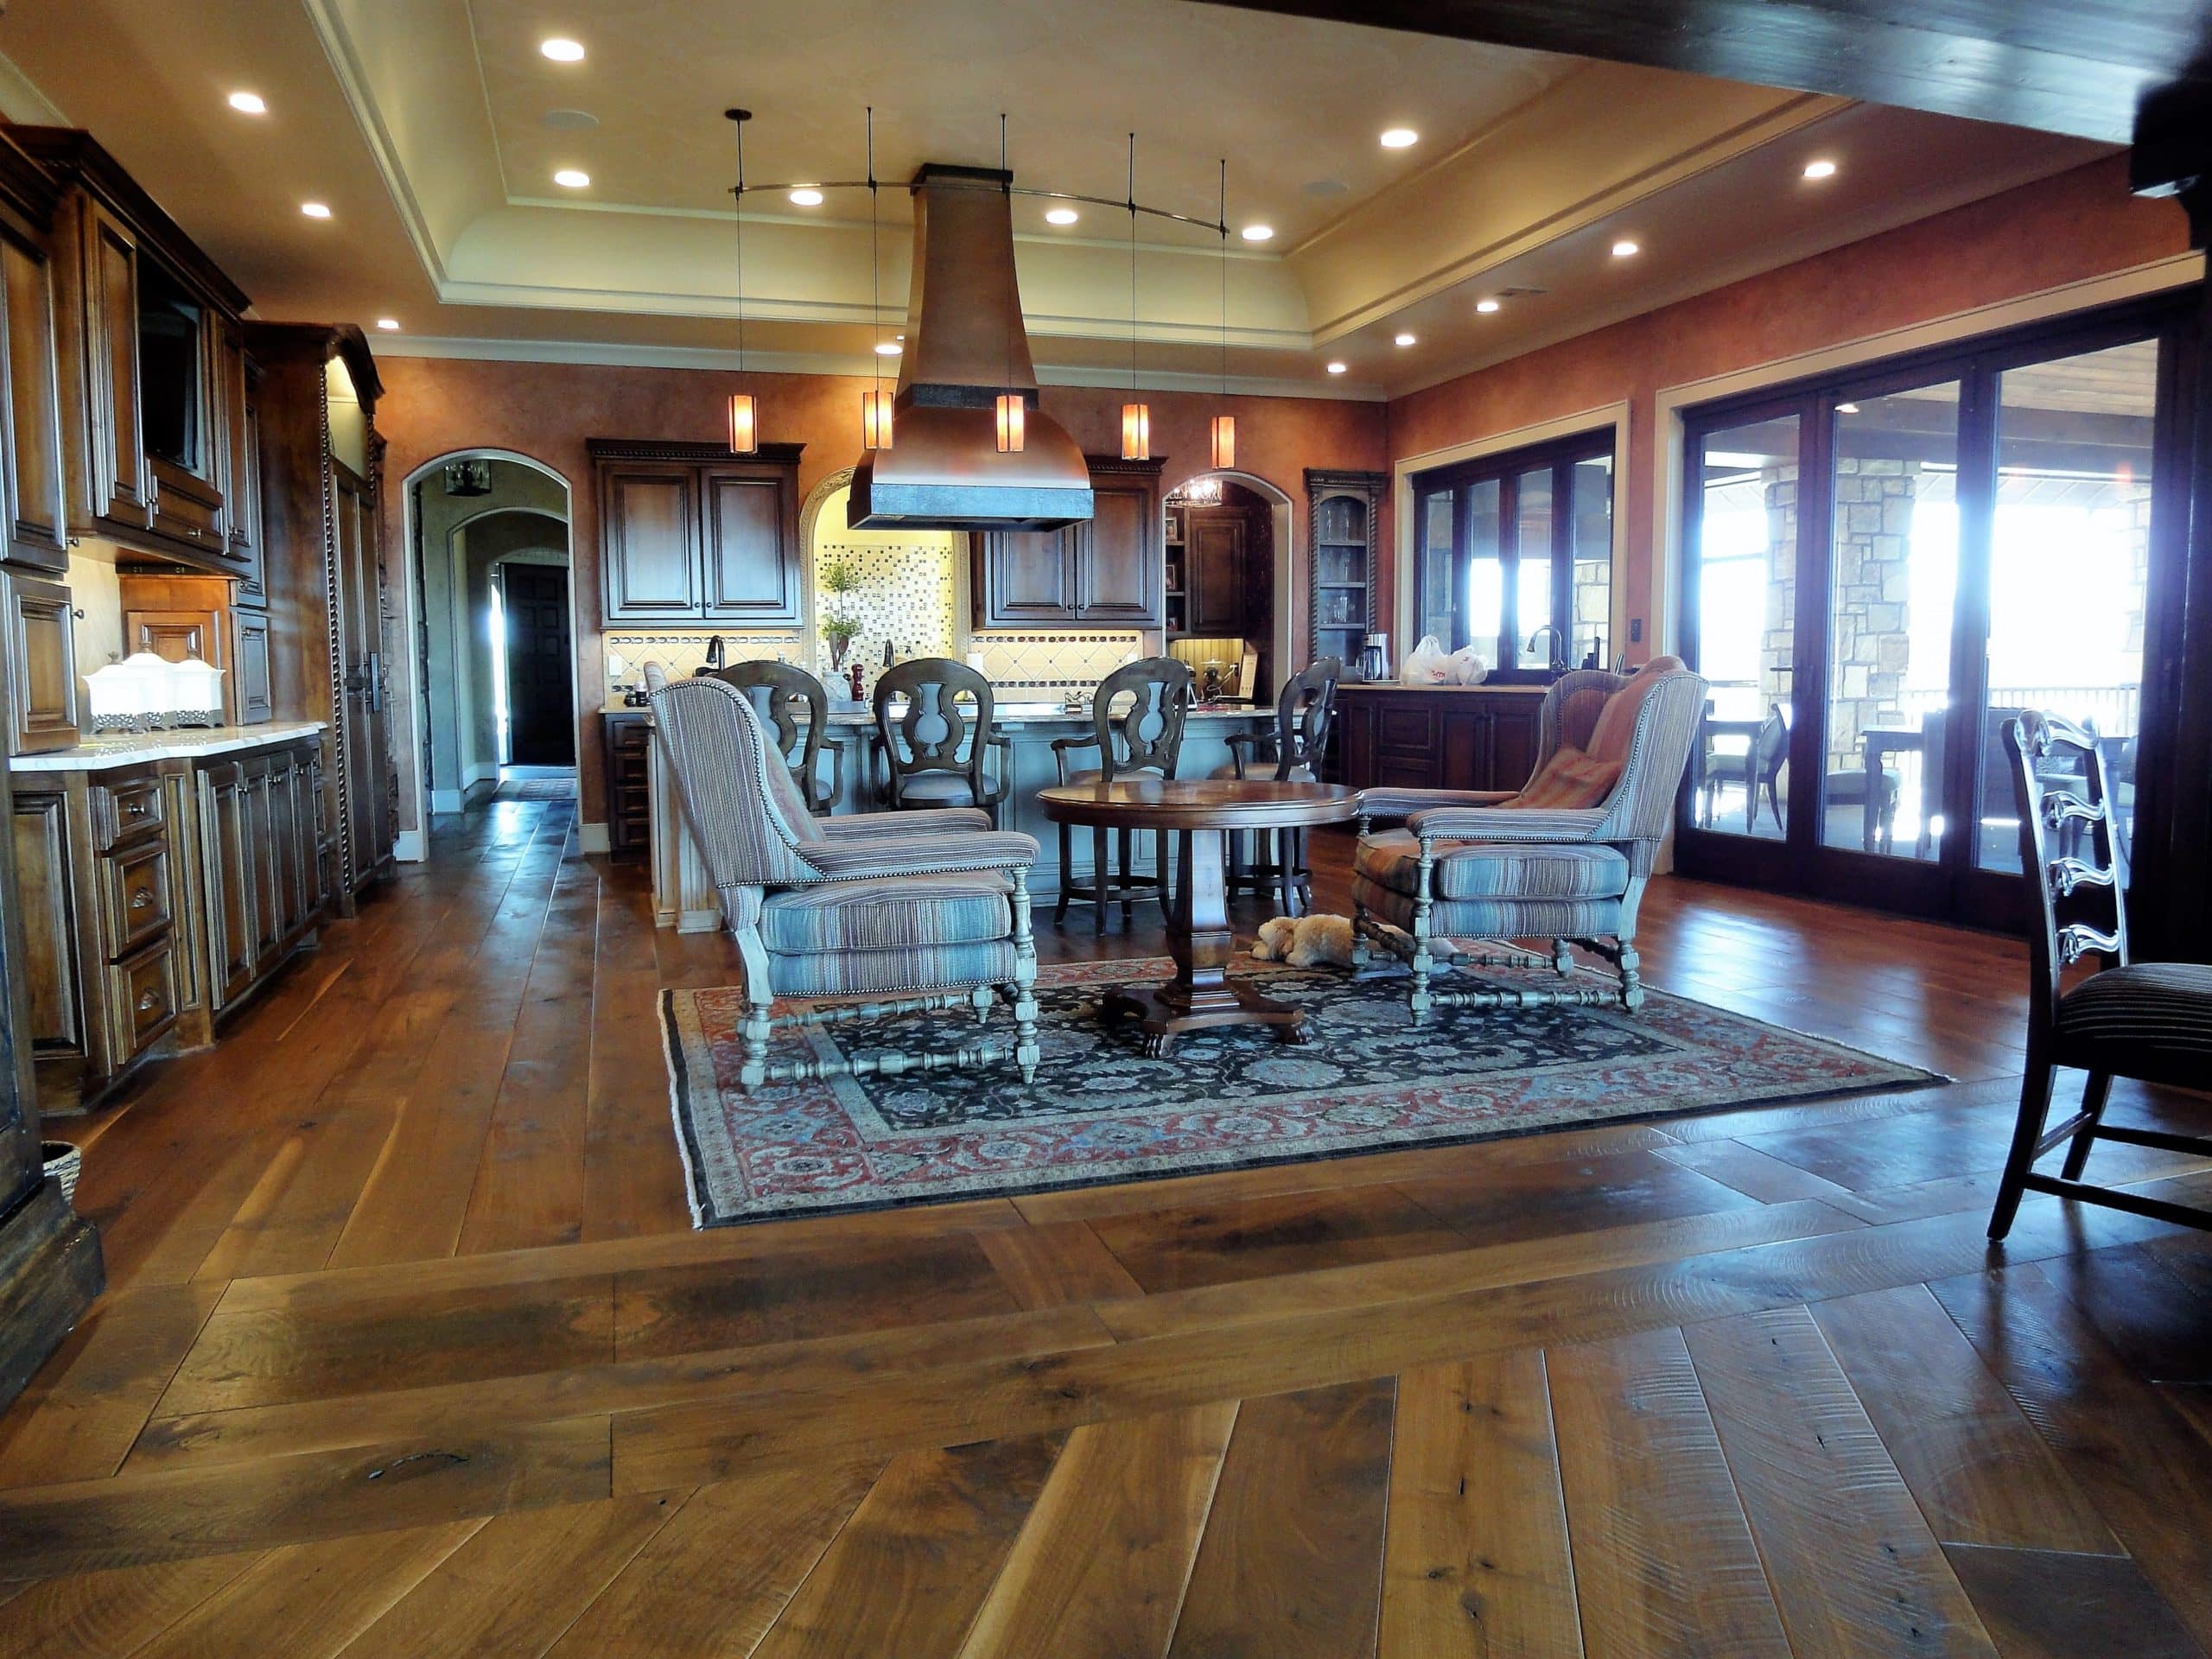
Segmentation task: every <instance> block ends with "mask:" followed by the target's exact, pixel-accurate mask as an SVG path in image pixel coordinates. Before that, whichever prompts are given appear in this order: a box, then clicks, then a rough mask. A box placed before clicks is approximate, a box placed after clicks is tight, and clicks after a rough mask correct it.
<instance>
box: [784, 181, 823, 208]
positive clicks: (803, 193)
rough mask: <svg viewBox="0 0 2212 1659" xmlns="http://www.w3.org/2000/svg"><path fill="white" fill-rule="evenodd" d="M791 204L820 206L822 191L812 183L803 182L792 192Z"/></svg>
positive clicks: (794, 205)
mask: <svg viewBox="0 0 2212 1659" xmlns="http://www.w3.org/2000/svg"><path fill="white" fill-rule="evenodd" d="M791 205H792V206H793V207H820V206H821V205H822V193H821V192H820V191H819V190H817V189H816V188H814V187H813V186H812V185H810V184H803V185H801V186H800V187H799V188H798V189H796V190H794V191H792V192H791Z"/></svg>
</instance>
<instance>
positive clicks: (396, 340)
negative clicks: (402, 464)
mask: <svg viewBox="0 0 2212 1659" xmlns="http://www.w3.org/2000/svg"><path fill="white" fill-rule="evenodd" d="M376 353H377V355H378V357H380V358H381V357H419V358H438V359H454V360H456V361H461V362H474V363H568V364H582V365H592V366H595V367H599V368H610V369H613V368H620V369H714V370H718V371H725V372H735V370H736V368H737V353H735V352H733V351H723V350H719V349H717V348H715V347H712V346H651V345H632V344H625V343H622V342H620V341H613V340H491V339H465V338H461V337H458V336H448V337H440V336H436V335H425V334H379V335H378V336H377V339H376ZM877 361H878V359H875V358H873V357H856V356H847V355H844V354H842V353H829V352H760V351H749V352H747V353H746V354H745V372H747V374H834V375H843V376H846V377H848V378H852V379H855V380H866V379H871V378H874V375H875V372H876V364H877ZM1138 380H1139V382H1140V388H1139V389H1140V390H1141V391H1198V392H1205V391H1222V390H1223V389H1224V382H1223V380H1222V378H1221V377H1220V376H1218V375H1213V374H1181V373H1175V372H1166V373H1160V372H1145V373H1143V374H1141V375H1140V376H1139V377H1138ZM1037 383H1038V384H1039V385H1045V386H1103V387H1118V386H1125V385H1128V372H1127V371H1126V370H1122V369H1116V368H1103V367H1100V368H1094V367H1090V366H1087V365H1079V364H1054V363H1039V365H1037ZM1226 390H1227V391H1228V392H1229V394H1230V396H1231V397H1312V398H1317V399H1319V400H1321V401H1324V402H1328V403H1349V404H1379V403H1383V402H1386V401H1388V399H1389V393H1388V392H1387V391H1384V389H1383V387H1381V386H1378V385H1370V384H1369V383H1366V382H1363V381H1352V382H1350V383H1342V382H1332V383H1329V384H1323V383H1320V382H1318V381H1312V380H1295V379H1292V378H1288V377H1287V376H1286V377H1282V378H1275V377H1273V376H1268V375H1236V374H1232V375H1230V377H1229V378H1228V381H1227V383H1226Z"/></svg>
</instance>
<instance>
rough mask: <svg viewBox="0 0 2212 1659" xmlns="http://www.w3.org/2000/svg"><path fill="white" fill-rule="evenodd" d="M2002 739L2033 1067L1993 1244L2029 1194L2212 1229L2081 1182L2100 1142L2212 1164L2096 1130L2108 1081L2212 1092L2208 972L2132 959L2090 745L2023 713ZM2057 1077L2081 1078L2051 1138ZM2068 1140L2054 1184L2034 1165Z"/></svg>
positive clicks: (2183, 1142)
mask: <svg viewBox="0 0 2212 1659" xmlns="http://www.w3.org/2000/svg"><path fill="white" fill-rule="evenodd" d="M2004 739H2005V755H2006V759H2007V761H2008V763H2009V764H2008V767H2007V769H2008V770H2009V771H2010V772H2011V773H2012V796H2013V801H2014V803H2015V805H2016V806H2017V808H2018V812H2019V816H2020V867H2021V869H2022V871H2023V873H2024V880H2026V881H2027V883H2028V886H2029V889H2030V891H2029V913H2030V916H2031V923H2030V926H2029V931H2028V957H2029V963H2030V968H2029V974H2030V977H2029V980H2028V1058H2027V1073H2026V1076H2025V1077H2024V1079H2023V1080H2022V1083H2021V1086H2020V1116H2019V1121H2018V1123H2017V1124H2016V1125H2015V1126H2014V1128H2013V1132H2012V1153H2011V1155H2010V1156H2009V1157H2008V1158H2007V1159H2006V1160H2005V1176H2004V1179H2003V1181H2002V1182H2001V1183H2000V1184H1999V1186H1998V1189H1997V1205H1996V1208H1995V1210H1994V1211H1993V1212H1992V1214H1991V1216H1990V1219H1989V1236H1991V1237H1992V1238H2002V1237H2004V1236H2005V1234H2006V1233H2008V1232H2010V1231H2011V1230H2012V1219H2013V1217H2015V1216H2016V1215H2017V1214H2018V1212H2019V1208H2020V1198H2021V1195H2022V1194H2023V1193H2024V1192H2049V1193H2052V1194H2055V1195H2056V1196H2057V1197H2059V1198H2078V1199H2080V1200H2081V1201H2082V1202H2083V1203H2085V1204H2101V1205H2107V1206H2109V1207H2111V1208H2113V1209H2115V1210H2126V1211H2130V1212H2132V1213H2133V1214H2135V1215H2139V1216H2149V1217H2152V1218H2153V1219H2155V1220H2158V1221H2169V1222H2177V1223H2179V1224H2183V1225H2184V1226H2190V1227H2205V1228H2212V1210H2208V1209H2202V1208H2198V1207H2196V1206H2193V1205H2183V1204H2175V1203H2171V1202H2169V1201H2168V1200H2166V1199H2164V1198H2149V1197H2146V1196H2145V1195H2143V1194H2141V1193H2139V1192H2133V1191H2132V1190H2130V1189H2128V1188H2126V1187H2109V1186H2098V1185H2094V1184H2092V1183H2090V1182H2088V1181H2085V1180H2084V1179H2082V1175H2083V1173H2084V1170H2085V1168H2086V1166H2087V1165H2088V1160H2089V1153H2090V1149H2091V1148H2092V1147H2094V1146H2095V1145H2096V1143H2097V1142H2098V1141H2120V1142H2121V1143H2123V1144H2125V1145H2128V1146H2137V1147H2159V1148H2161V1149H2163V1150H2164V1151H2168V1152H2183V1153H2193V1154H2198V1155H2206V1154H2212V1135H2171V1134H2168V1133H2166V1132H2164V1130H2159V1129H2146V1128H2133V1127H2126V1126H2121V1125H2113V1124H2107V1123H2106V1122H2105V1121H2104V1116H2105V1102H2106V1100H2107V1097H2108V1096H2110V1094H2111V1091H2112V1080H2113V1078H2114V1077H2133V1078H2136V1079H2137V1080H2139V1081H2140V1082H2144V1083H2155V1084H2168V1085H2171V1086H2172V1087H2174V1088H2178V1089H2190V1090H2202V1089H2204V1088H2205V1087H2206V1085H2207V1084H2208V1083H2212V965H2207V964H2204V963H2187V962H2134V961H2132V960H2130V958H2129V955H2128V948H2127V904H2126V893H2125V889H2126V882H2127V847H2126V840H2125V838H2124V837H2123V836H2121V835H2120V833H2119V832H2118V816H2119V815H2118V808H2117V804H2116V801H2115V798H2114V797H2113V793H2112V789H2111V779H2110V777H2109V775H2108V773H2107V766H2106V760H2105V752H2104V749H2103V747H2102V746H2101V744H2100V743H2099V742H2098V740H2097V735H2096V734H2095V733H2094V732H2093V731H2091V730H2089V729H2088V728H2086V727H2082V726H2077V725H2075V724H2074V723H2073V722H2072V721H2067V720H2062V719H2060V718H2059V717H2058V716H2056V715H2050V714H2044V713H2039V712H2037V711H2035V710H2029V711H2027V712H2026V713H2024V714H2023V715H2020V717H2019V718H2018V719H2017V720H2011V721H2006V722H2005V729H2004ZM1991 781H1992V782H1993V781H1994V780H1991ZM2083 957H2094V958H2096V959H2097V960H2098V962H2099V963H2101V967H2100V969H2099V970H2098V971H2095V972H2093V973H2091V974H2090V975H2089V976H2088V977H2087V978H2086V979H2082V980H2080V981H2079V982H2077V983H2075V984H2074V985H2073V986H2071V987H2069V986H2067V985H2066V984H2064V982H2063V980H2064V976H2065V974H2066V970H2067V969H2069V968H2070V967H2072V966H2073V965H2074V964H2075V963H2077V962H2079V961H2081V960H2082V958H2083ZM2060 1066H2067V1067H2069V1068H2071V1069H2073V1070H2075V1071H2085V1072H2087V1073H2088V1081H2087V1083H2086V1084H2084V1085H2083V1087H2082V1105H2081V1109H2079V1110H2078V1111H2076V1112H2075V1113H2074V1114H2073V1116H2070V1117H2069V1118H2067V1119H2066V1121H2065V1122H2063V1123H2060V1124H2058V1125H2056V1127H2050V1126H2049V1123H2048V1120H2049V1118H2050V1096H2051V1087H2052V1084H2053V1083H2054V1081H2055V1077H2056V1071H2057V1069H2058V1068H2059V1067H2060ZM2060 1141H2066V1142H2068V1143H2069V1145H2068V1147H2067V1150H2066V1157H2065V1160H2064V1161H2063V1163H2062V1164H2061V1165H2060V1166H2059V1172H2058V1173H2057V1174H2056V1175H2046V1174H2043V1173H2040V1172H2038V1171H2037V1168H2036V1160H2037V1159H2039V1158H2041V1157H2042V1156H2043V1155H2044V1154H2045V1153H2047V1152H2049V1151H2050V1150H2051V1148H2053V1147H2056V1146H2057V1145H2058V1143H2059V1142H2060Z"/></svg>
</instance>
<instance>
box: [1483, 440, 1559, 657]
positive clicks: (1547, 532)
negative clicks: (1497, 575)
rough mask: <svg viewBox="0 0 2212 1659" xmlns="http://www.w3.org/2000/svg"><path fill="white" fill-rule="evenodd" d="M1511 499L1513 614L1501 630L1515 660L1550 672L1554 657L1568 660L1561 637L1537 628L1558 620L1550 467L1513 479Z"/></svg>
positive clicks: (1551, 625)
mask: <svg viewBox="0 0 2212 1659" xmlns="http://www.w3.org/2000/svg"><path fill="white" fill-rule="evenodd" d="M1514 495H1515V518H1516V525H1515V528H1516V538H1515V541H1514V544H1513V546H1514V558H1513V571H1514V575H1513V614H1512V615H1511V616H1510V617H1508V618H1507V619H1506V620H1505V623H1504V630H1505V632H1506V634H1507V636H1508V637H1509V638H1510V639H1515V640H1517V641H1518V642H1519V643H1518V644H1517V645H1516V646H1515V647H1514V653H1513V654H1514V658H1516V659H1517V660H1519V661H1521V662H1522V663H1525V664H1529V666H1531V667H1536V668H1548V667H1549V666H1550V665H1551V664H1552V662H1553V660H1554V658H1556V659H1558V660H1560V661H1561V662H1565V661H1566V659H1567V641H1566V640H1565V639H1564V638H1561V637H1560V636H1558V635H1555V634H1551V633H1545V634H1544V635H1543V637H1542V638H1541V639H1538V638H1537V634H1538V633H1539V632H1541V630H1544V629H1547V628H1551V627H1554V626H1557V624H1558V623H1559V621H1560V619H1559V618H1557V617H1554V615H1553V614H1552V574H1553V563H1552V533H1553V525H1552V469H1551V468H1550V467H1543V468H1541V470H1539V471H1536V472H1531V473H1523V474H1521V476H1520V477H1519V478H1518V479H1517V480H1515V489H1514ZM1488 654H1489V653H1487V652H1485V653H1484V655H1486V656H1487V655H1488ZM1490 660H1491V662H1492V663H1493V664H1496V663H1501V662H1504V661H1507V660H1508V658H1506V656H1505V655H1504V654H1503V653H1501V654H1499V655H1498V656H1495V657H1491V658H1490ZM1567 666H1569V667H1572V666H1573V664H1571V663H1568V664H1567Z"/></svg>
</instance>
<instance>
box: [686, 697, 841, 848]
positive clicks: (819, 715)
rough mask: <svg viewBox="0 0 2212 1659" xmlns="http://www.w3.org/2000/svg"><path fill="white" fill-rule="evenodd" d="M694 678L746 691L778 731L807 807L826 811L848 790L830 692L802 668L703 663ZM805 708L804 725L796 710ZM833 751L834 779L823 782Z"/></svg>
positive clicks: (771, 727) (831, 767)
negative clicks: (833, 730) (833, 731)
mask: <svg viewBox="0 0 2212 1659" xmlns="http://www.w3.org/2000/svg"><path fill="white" fill-rule="evenodd" d="M694 677H695V678H698V679H709V680H720V681H721V683H723V684H724V685H728V686H734V687H735V688H736V689H737V690H739V691H740V692H741V693H743V694H744V696H745V700H746V701H747V702H749V703H751V704H752V705H753V712H754V713H755V714H757V715H760V718H761V720H762V721H764V722H765V723H766V726H767V728H768V729H769V731H770V732H771V733H772V735H773V740H774V742H775V746H776V753H778V754H779V755H780V756H781V757H782V759H783V762H784V766H785V768H786V769H787V770H788V771H789V772H791V781H792V782H793V783H795V784H797V785H798V792H799V795H800V798H802V799H804V801H805V802H806V810H808V811H810V812H811V813H813V814H814V816H815V817H824V816H826V815H827V814H828V813H829V810H831V809H832V808H833V807H835V806H836V804H837V797H838V796H840V795H842V793H844V789H845V746H844V745H843V744H842V743H841V742H839V741H837V740H836V739H835V738H833V737H831V736H830V735H829V692H828V691H827V690H824V689H823V684H822V682H821V681H819V680H817V679H816V678H815V677H814V676H813V675H811V674H810V673H808V672H807V671H805V670H804V669H803V668H798V667H794V666H793V665H792V664H790V663H777V662H750V663H732V664H730V665H729V666H728V667H727V668H702V669H701V670H700V671H699V672H698V673H697V674H696V676H694ZM801 713H804V715H805V717H806V719H805V724H804V726H802V725H801V724H800V723H799V721H798V719H797V718H795V716H796V715H799V714H801ZM825 745H827V747H828V748H829V787H828V788H827V789H825V788H823V784H822V768H821V766H820V764H819V763H820V761H821V758H822V751H823V747H824V746H825Z"/></svg>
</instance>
